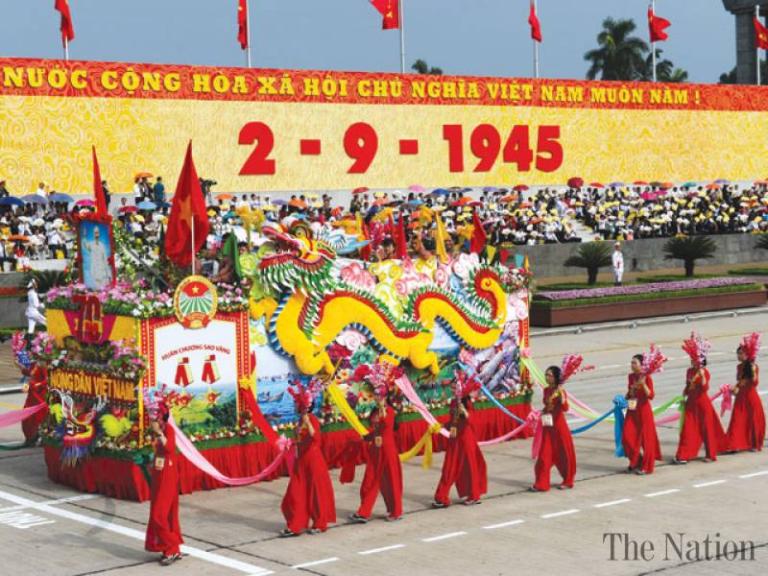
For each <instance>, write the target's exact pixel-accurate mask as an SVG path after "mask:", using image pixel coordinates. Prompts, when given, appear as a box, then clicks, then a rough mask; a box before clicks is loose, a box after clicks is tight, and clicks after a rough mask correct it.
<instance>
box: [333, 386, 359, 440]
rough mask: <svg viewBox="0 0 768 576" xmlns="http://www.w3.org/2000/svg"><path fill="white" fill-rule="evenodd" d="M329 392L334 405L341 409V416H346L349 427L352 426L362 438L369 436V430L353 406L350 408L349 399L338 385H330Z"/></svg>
mask: <svg viewBox="0 0 768 576" xmlns="http://www.w3.org/2000/svg"><path fill="white" fill-rule="evenodd" d="M327 390H328V394H329V396H330V397H331V401H332V402H333V403H334V405H335V406H336V408H338V409H339V412H341V415H342V416H344V418H345V419H346V421H347V422H349V425H350V426H352V428H353V429H354V430H355V432H357V433H358V434H360V436H367V435H368V428H366V427H365V426H364V425H363V423H362V422H360V418H358V417H357V414H356V413H355V411H354V410H353V409H352V406H350V405H349V402H347V399H346V397H345V396H344V392H342V391H341V389H340V388H339V386H338V384H336V383H331V384H328V388H327Z"/></svg>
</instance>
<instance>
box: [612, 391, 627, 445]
mask: <svg viewBox="0 0 768 576" xmlns="http://www.w3.org/2000/svg"><path fill="white" fill-rule="evenodd" d="M626 408H627V399H626V398H624V396H622V395H621V394H616V396H614V397H613V443H614V446H615V447H616V448H615V449H614V451H613V453H614V455H615V456H616V457H617V458H624V456H625V454H624V444H622V442H621V439H622V437H623V436H624V410H625V409H626Z"/></svg>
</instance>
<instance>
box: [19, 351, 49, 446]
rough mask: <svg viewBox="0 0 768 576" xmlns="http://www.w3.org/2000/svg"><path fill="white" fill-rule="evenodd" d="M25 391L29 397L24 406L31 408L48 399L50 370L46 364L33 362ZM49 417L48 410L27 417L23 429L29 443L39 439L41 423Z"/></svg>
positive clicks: (22, 425) (22, 424)
mask: <svg viewBox="0 0 768 576" xmlns="http://www.w3.org/2000/svg"><path fill="white" fill-rule="evenodd" d="M24 391H25V392H26V393H27V399H26V400H25V401H24V408H31V407H32V406H37V405H38V404H42V403H44V402H46V401H47V398H46V397H47V395H48V371H47V370H46V369H45V366H42V365H40V364H38V363H36V362H35V363H33V364H32V366H31V368H30V369H29V381H28V382H27V383H26V384H24ZM47 417H48V411H47V410H42V411H41V412H38V413H37V414H33V415H32V416H29V417H27V418H26V419H25V420H24V421H23V422H22V423H21V430H22V432H24V438H25V439H26V441H27V444H34V443H35V442H37V440H38V435H39V431H40V425H41V424H42V423H43V422H44V421H45V419H46V418H47Z"/></svg>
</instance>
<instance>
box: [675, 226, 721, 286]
mask: <svg viewBox="0 0 768 576" xmlns="http://www.w3.org/2000/svg"><path fill="white" fill-rule="evenodd" d="M715 252H717V245H716V244H715V243H714V241H713V240H712V239H711V238H709V237H707V236H678V237H676V238H670V239H669V241H667V243H666V244H665V245H664V253H665V255H664V258H666V259H667V260H682V261H683V263H684V264H685V275H686V276H687V277H689V278H691V277H693V270H694V267H695V266H696V260H704V259H706V258H712V257H713V256H714V255H715Z"/></svg>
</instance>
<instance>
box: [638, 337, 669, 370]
mask: <svg viewBox="0 0 768 576" xmlns="http://www.w3.org/2000/svg"><path fill="white" fill-rule="evenodd" d="M666 361H667V357H666V356H664V354H662V353H661V349H660V348H658V347H657V346H656V344H651V350H650V352H648V353H647V354H643V368H642V370H641V371H642V373H643V374H644V375H646V376H650V375H651V374H656V372H661V371H662V369H663V366H664V362H666Z"/></svg>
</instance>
